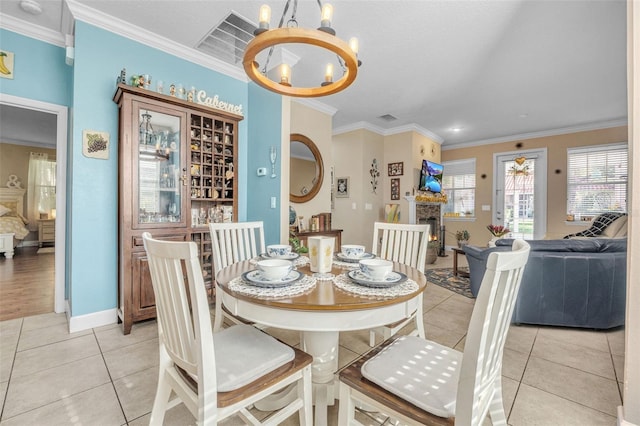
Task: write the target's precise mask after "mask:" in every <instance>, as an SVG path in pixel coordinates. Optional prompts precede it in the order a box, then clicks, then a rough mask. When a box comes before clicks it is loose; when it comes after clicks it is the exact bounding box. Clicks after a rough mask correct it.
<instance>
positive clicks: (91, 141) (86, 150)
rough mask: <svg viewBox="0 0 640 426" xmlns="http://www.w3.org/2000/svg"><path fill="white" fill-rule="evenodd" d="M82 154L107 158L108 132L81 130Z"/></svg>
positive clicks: (102, 158)
mask: <svg viewBox="0 0 640 426" xmlns="http://www.w3.org/2000/svg"><path fill="white" fill-rule="evenodd" d="M82 154H83V155H84V156H85V157H89V158H99V159H101V160H108V159H109V133H107V132H98V131H95V130H83V131H82Z"/></svg>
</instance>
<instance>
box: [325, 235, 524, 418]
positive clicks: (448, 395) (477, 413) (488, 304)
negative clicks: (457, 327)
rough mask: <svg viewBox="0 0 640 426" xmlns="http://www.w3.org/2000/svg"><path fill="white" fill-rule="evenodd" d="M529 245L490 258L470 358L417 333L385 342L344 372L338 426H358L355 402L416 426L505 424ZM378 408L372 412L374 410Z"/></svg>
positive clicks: (467, 350) (469, 338)
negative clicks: (514, 322)
mask: <svg viewBox="0 0 640 426" xmlns="http://www.w3.org/2000/svg"><path fill="white" fill-rule="evenodd" d="M528 257H529V244H527V243H526V242H525V241H523V240H516V241H514V243H513V250H512V251H509V252H493V253H491V254H489V258H488V260H487V267H486V272H485V275H484V278H483V280H482V285H481V287H480V292H479V293H478V297H477V299H476V302H475V306H474V308H473V313H472V315H471V321H470V323H469V327H468V330H467V335H466V341H465V345H464V353H461V352H459V351H456V350H454V349H451V348H448V347H446V346H443V345H440V344H438V343H436V342H432V341H430V340H426V339H421V338H419V337H415V336H400V337H396V338H393V339H390V340H389V341H387V342H385V344H383V345H381V346H380V348H376V349H375V350H373V351H371V352H370V353H369V354H367V355H365V356H364V357H362V358H361V359H359V360H356V362H354V363H352V364H350V365H349V366H347V367H345V368H344V369H343V370H342V371H341V372H340V408H339V413H338V417H339V419H338V423H339V424H340V425H353V424H357V423H356V422H355V420H354V407H355V404H364V405H366V406H367V407H368V409H369V410H372V409H373V410H375V409H376V408H377V409H378V410H379V411H381V412H384V413H385V414H387V415H390V416H391V417H393V418H394V419H397V420H399V421H400V422H401V423H403V424H414V425H426V424H429V425H436V424H437V425H443V424H454V422H455V424H456V425H465V426H467V425H474V426H475V425H481V424H483V421H484V419H485V418H486V416H487V414H488V415H489V416H490V417H491V422H492V424H494V425H506V424H507V422H506V417H505V413H504V407H503V402H502V357H503V350H504V343H505V340H506V338H507V332H508V330H509V325H510V323H511V315H512V313H513V308H514V305H515V301H516V297H517V295H518V290H519V289H520V282H521V280H522V272H523V269H524V267H525V265H526V263H527V260H528ZM371 407H374V408H371Z"/></svg>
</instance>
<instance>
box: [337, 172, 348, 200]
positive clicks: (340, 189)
mask: <svg viewBox="0 0 640 426" xmlns="http://www.w3.org/2000/svg"><path fill="white" fill-rule="evenodd" d="M336 198H349V178H348V177H339V178H337V179H336Z"/></svg>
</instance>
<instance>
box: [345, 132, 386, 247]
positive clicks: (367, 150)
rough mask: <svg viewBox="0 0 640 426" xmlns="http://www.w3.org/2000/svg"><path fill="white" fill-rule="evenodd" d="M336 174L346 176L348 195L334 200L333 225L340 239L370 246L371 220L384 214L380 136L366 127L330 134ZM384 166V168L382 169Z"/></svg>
mask: <svg viewBox="0 0 640 426" xmlns="http://www.w3.org/2000/svg"><path fill="white" fill-rule="evenodd" d="M333 158H334V169H335V176H336V178H339V177H348V178H349V186H350V188H349V198H336V199H335V200H334V203H335V204H334V210H333V225H334V228H338V229H342V230H343V234H342V241H343V243H347V244H362V245H364V246H365V247H366V249H367V250H368V251H369V250H371V241H372V232H373V222H375V221H377V220H381V219H382V217H383V215H384V176H385V175H386V168H385V167H386V164H385V163H384V161H383V158H384V137H383V136H381V135H379V134H377V133H373V132H370V131H368V130H355V131H353V132H348V133H343V134H340V135H336V136H334V137H333ZM374 158H375V159H376V162H377V163H378V171H380V176H379V177H378V186H377V188H376V192H375V193H374V192H373V189H372V185H371V175H370V173H369V171H370V170H371V164H372V162H373V159H374ZM383 168H384V170H383Z"/></svg>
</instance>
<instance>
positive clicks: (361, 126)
mask: <svg viewBox="0 0 640 426" xmlns="http://www.w3.org/2000/svg"><path fill="white" fill-rule="evenodd" d="M356 130H368V131H370V132H373V133H377V134H379V135H381V136H384V132H385V130H384V129H383V128H382V127H379V126H376V125H374V124H371V123H369V122H368V121H358V122H356V123H352V124H347V125H345V126H340V127H336V128H335V129H333V132H332V134H333V136H337V135H341V134H343V133H349V132H354V131H356Z"/></svg>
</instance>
